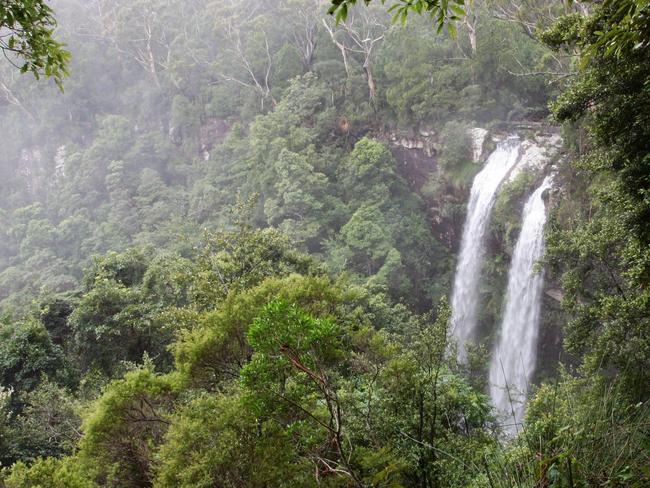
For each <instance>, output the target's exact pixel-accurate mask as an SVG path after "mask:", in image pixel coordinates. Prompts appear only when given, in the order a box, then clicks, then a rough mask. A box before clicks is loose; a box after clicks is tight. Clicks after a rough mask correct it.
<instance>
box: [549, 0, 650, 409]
mask: <svg viewBox="0 0 650 488" xmlns="http://www.w3.org/2000/svg"><path fill="white" fill-rule="evenodd" d="M642 12H643V8H642V5H641V3H639V2H621V3H620V4H613V3H612V2H604V3H603V4H602V5H600V6H598V8H597V9H596V10H595V11H594V14H593V15H592V16H591V17H589V18H587V19H585V20H583V21H577V20H576V19H575V18H573V17H571V18H569V19H565V20H561V21H560V22H561V25H562V24H564V23H567V22H569V23H570V22H573V23H574V24H575V26H574V28H572V29H571V30H568V31H567V32H570V33H571V34H572V37H567V36H564V37H561V38H559V39H558V38H557V35H555V34H554V33H553V32H554V31H553V30H552V31H551V32H550V33H549V36H548V37H549V41H550V42H551V41H552V42H553V43H554V44H553V45H554V46H555V47H556V48H558V49H559V48H561V47H562V46H568V47H569V48H574V47H577V48H579V49H580V50H581V53H582V68H581V71H580V74H579V75H578V76H577V77H576V79H575V80H573V82H572V83H571V85H570V86H569V88H568V89H567V90H566V91H565V93H563V95H562V96H561V97H560V98H559V99H558V101H557V102H556V104H555V106H554V111H555V115H556V117H558V118H559V119H560V120H569V121H576V120H580V121H581V122H582V123H583V124H584V125H585V126H586V128H587V129H588V131H589V134H590V136H591V143H592V148H591V150H590V151H589V152H588V153H587V154H586V155H584V156H583V157H582V158H580V159H579V160H578V161H577V162H576V164H575V165H574V166H573V168H571V169H567V170H566V171H565V174H564V178H565V180H566V181H567V182H568V183H569V185H570V186H569V189H570V190H573V191H575V192H576V195H577V196H579V197H580V198H575V200H576V202H575V203H569V202H568V201H564V202H562V204H561V205H560V208H559V209H558V210H557V211H556V213H555V216H554V219H553V221H552V233H551V235H550V237H549V251H550V253H549V254H550V257H549V261H550V262H551V264H552V265H553V267H554V269H555V270H556V271H557V272H558V273H561V274H562V278H563V283H564V289H565V291H566V295H565V305H566V307H567V309H568V310H569V311H570V312H571V314H572V317H573V320H572V321H571V322H570V323H569V324H568V326H567V334H566V345H567V347H568V349H569V350H570V351H573V352H577V353H580V354H584V365H585V367H586V368H587V370H588V371H591V372H593V373H598V372H604V371H605V370H607V368H615V369H616V371H617V372H618V374H619V378H618V379H619V380H620V381H623V382H625V384H626V385H627V388H626V391H627V392H628V393H629V395H630V400H631V401H632V402H635V401H636V400H641V399H645V398H646V397H647V393H648V388H647V385H648V384H649V382H648V376H647V371H648V368H647V367H646V366H647V364H648V361H649V360H650V344H649V343H648V334H647V332H646V331H647V328H648V321H647V317H648V313H647V312H648V309H647V308H648V303H650V301H649V300H648V288H647V286H646V284H647V279H648V276H649V272H650V267H649V263H650V260H649V258H650V255H649V254H648V252H647V249H648V242H649V240H648V239H649V235H650V233H649V232H648V229H649V228H648V225H647V223H648V215H650V206H649V205H648V201H647V192H648V188H649V187H648V174H649V173H648V165H647V161H648V157H649V156H648V154H649V152H648V145H647V141H648V137H649V136H650V134H649V133H648V124H646V123H645V122H644V120H646V119H647V114H648V111H649V107H648V100H649V99H650V98H649V92H648V87H649V86H650V85H649V84H648V80H649V79H650V71H649V68H648V63H647V54H648V42H647V31H643V29H642V28H641V26H642V25H645V24H644V22H647V19H646V18H645V17H644V15H643V14H642ZM555 29H556V30H557V29H558V27H556V28H555ZM632 41H634V43H633V44H630V42H632ZM560 42H561V44H560ZM573 174H578V175H580V176H581V177H583V178H587V177H588V178H589V180H587V181H590V184H589V185H583V186H582V187H581V186H580V185H579V184H576V183H573V182H572V181H571V178H572V175H573ZM582 175H584V176H582ZM571 183H573V184H571ZM585 187H586V188H585ZM576 203H578V204H577V205H576Z"/></svg>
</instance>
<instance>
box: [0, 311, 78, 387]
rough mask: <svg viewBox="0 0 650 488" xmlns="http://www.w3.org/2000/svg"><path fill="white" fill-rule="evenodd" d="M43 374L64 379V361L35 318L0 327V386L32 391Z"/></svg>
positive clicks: (58, 348) (0, 325) (59, 351)
mask: <svg viewBox="0 0 650 488" xmlns="http://www.w3.org/2000/svg"><path fill="white" fill-rule="evenodd" d="M43 374H46V375H49V376H50V377H53V378H55V377H56V378H61V379H64V378H65V375H66V373H65V358H64V356H63V352H62V351H61V348H60V347H59V346H57V345H55V344H53V343H52V340H51V338H50V336H49V334H48V333H47V330H46V329H45V327H43V325H42V324H41V323H40V322H38V321H37V320H35V319H25V320H24V321H20V322H15V323H2V324H0V384H2V385H6V386H8V387H11V388H14V389H16V390H19V391H30V390H33V389H34V388H35V387H36V385H37V384H38V383H39V382H40V380H41V376H42V375H43Z"/></svg>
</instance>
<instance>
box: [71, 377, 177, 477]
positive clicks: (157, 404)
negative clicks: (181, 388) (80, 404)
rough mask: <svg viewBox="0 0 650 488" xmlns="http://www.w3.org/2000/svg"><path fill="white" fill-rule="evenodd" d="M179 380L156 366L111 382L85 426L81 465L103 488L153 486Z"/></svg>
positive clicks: (81, 447)
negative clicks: (111, 487) (156, 450)
mask: <svg viewBox="0 0 650 488" xmlns="http://www.w3.org/2000/svg"><path fill="white" fill-rule="evenodd" d="M175 388H176V387H175V384H174V381H173V377H171V376H168V377H163V376H159V375H156V374H155V373H154V372H153V371H152V369H151V365H145V366H144V367H142V368H140V369H137V370H134V371H131V372H129V373H127V374H126V375H125V376H124V378H123V379H120V380H115V381H113V382H111V383H110V384H109V385H108V386H107V387H106V389H105V390H104V392H103V394H102V396H101V397H100V398H99V399H97V400H96V402H95V403H94V404H93V405H92V406H91V409H90V410H89V412H88V413H87V414H86V415H85V417H84V421H83V432H84V434H83V437H82V438H81V441H80V444H79V447H80V454H79V463H80V464H81V465H82V466H87V467H88V468H87V469H88V472H89V473H93V476H94V477H95V479H96V480H97V482H98V483H99V484H100V485H102V484H103V485H105V484H114V483H117V486H123V487H129V486H132V487H138V486H147V485H148V484H149V481H148V477H149V470H150V469H151V464H152V462H153V452H152V451H153V446H154V445H155V444H156V443H159V442H160V441H161V439H162V438H163V436H164V434H165V432H166V431H167V428H168V426H169V420H168V419H169V412H170V410H171V408H172V404H173V401H174V398H175Z"/></svg>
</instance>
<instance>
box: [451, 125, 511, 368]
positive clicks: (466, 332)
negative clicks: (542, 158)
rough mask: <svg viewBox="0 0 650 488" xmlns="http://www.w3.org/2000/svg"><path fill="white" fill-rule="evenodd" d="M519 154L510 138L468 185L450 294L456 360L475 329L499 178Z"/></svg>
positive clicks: (461, 356) (508, 170)
mask: <svg viewBox="0 0 650 488" xmlns="http://www.w3.org/2000/svg"><path fill="white" fill-rule="evenodd" d="M520 152H521V142H520V141H519V138H517V137H510V138H508V139H506V140H505V141H503V142H501V143H499V145H498V146H497V148H496V150H495V151H494V152H493V153H492V154H491V155H490V157H489V158H488V160H487V162H486V163H485V167H484V168H483V170H482V171H481V172H480V173H479V174H477V175H476V177H475V178H474V182H473V183H472V190H471V194H470V199H469V204H468V206H467V217H466V219H465V226H464V228H463V238H462V241H461V247H460V255H459V258H458V266H457V268H456V278H455V281H454V292H453V295H452V319H451V320H452V331H453V335H454V337H455V339H456V341H457V343H458V355H459V359H460V360H464V359H465V344H466V343H467V342H468V341H469V340H471V339H472V338H473V336H474V331H475V329H476V309H477V304H478V295H479V291H478V284H479V277H480V272H481V265H482V263H483V255H484V252H485V250H484V240H485V231H486V229H487V225H488V222H489V219H490V213H491V212H492V207H493V205H494V200H495V196H496V192H497V190H498V188H499V185H500V184H501V182H502V181H503V179H504V178H505V177H506V176H507V175H508V174H509V172H510V171H511V170H512V168H513V167H514V166H515V165H516V164H517V161H518V160H519V156H520Z"/></svg>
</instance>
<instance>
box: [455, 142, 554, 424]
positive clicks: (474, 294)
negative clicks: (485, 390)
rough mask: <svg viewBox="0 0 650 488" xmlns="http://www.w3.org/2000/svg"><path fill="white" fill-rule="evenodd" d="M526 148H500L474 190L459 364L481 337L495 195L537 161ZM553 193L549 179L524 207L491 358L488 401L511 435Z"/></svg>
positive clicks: (533, 350) (461, 282)
mask: <svg viewBox="0 0 650 488" xmlns="http://www.w3.org/2000/svg"><path fill="white" fill-rule="evenodd" d="M525 144H526V143H522V141H521V140H520V139H519V138H517V137H509V138H508V139H506V140H504V141H502V142H500V143H499V144H498V146H497V148H496V150H495V151H494V152H493V153H492V154H491V155H490V157H489V158H488V160H487V162H486V164H485V167H484V168H483V170H482V171H481V172H480V173H478V175H476V177H475V178H474V182H473V184H472V190H471V194H470V200H469V203H468V208H467V217H466V220H465V225H464V228H463V237H462V241H461V248H460V254H459V258H458V266H457V269H456V276H455V281H454V290H453V295H452V319H451V320H452V322H451V327H452V334H453V336H454V338H455V340H456V342H457V344H458V357H459V360H461V361H464V360H465V359H466V347H465V346H466V344H468V343H470V342H472V341H474V340H475V339H476V335H477V322H478V320H477V315H478V314H477V311H478V307H479V304H480V294H479V285H480V279H481V268H482V265H483V260H484V256H485V236H486V232H487V229H488V225H489V221H490V215H491V213H492V207H493V206H494V202H495V200H496V196H497V192H498V190H499V187H500V186H501V184H502V182H503V181H505V180H506V179H508V178H509V177H510V175H511V174H512V172H513V171H515V170H521V169H523V168H525V167H526V166H527V164H528V163H530V162H531V161H527V160H526V159H527V158H536V157H537V158H539V154H540V153H539V148H538V147H536V146H535V147H534V148H533V149H534V150H532V151H528V150H527V149H530V146H528V147H527V146H526V145H525ZM533 163H535V161H533ZM550 187H551V178H550V177H547V178H546V179H545V180H544V182H543V183H542V185H541V186H540V187H539V188H538V189H537V190H536V191H535V192H534V193H533V194H532V195H531V196H530V198H529V199H528V201H527V202H526V205H525V207H524V212H523V220H522V226H521V232H520V235H519V239H518V241H517V244H516V246H515V251H514V254H513V256H512V261H511V265H510V271H509V274H508V288H507V293H506V298H505V312H504V315H503V320H502V324H501V327H500V328H499V333H498V339H497V344H496V346H495V347H494V349H493V351H492V357H491V364H490V376H489V380H490V381H489V382H490V396H491V398H492V403H493V405H494V406H495V408H496V409H497V412H498V413H499V414H500V415H501V416H506V418H507V419H508V420H506V422H505V423H504V426H503V427H504V430H505V431H506V432H507V433H509V434H514V433H516V432H517V426H518V425H519V424H520V423H521V421H522V418H523V415H524V412H525V400H526V395H527V393H528V385H529V383H530V381H531V379H532V375H533V373H534V370H535V366H536V360H537V338H538V330H539V318H540V308H541V298H542V287H543V272H542V271H540V270H538V269H537V267H536V263H537V262H538V261H539V259H540V258H541V257H542V255H543V252H544V224H545V223H546V208H545V205H544V200H543V193H544V192H545V190H547V189H548V188H550Z"/></svg>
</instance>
